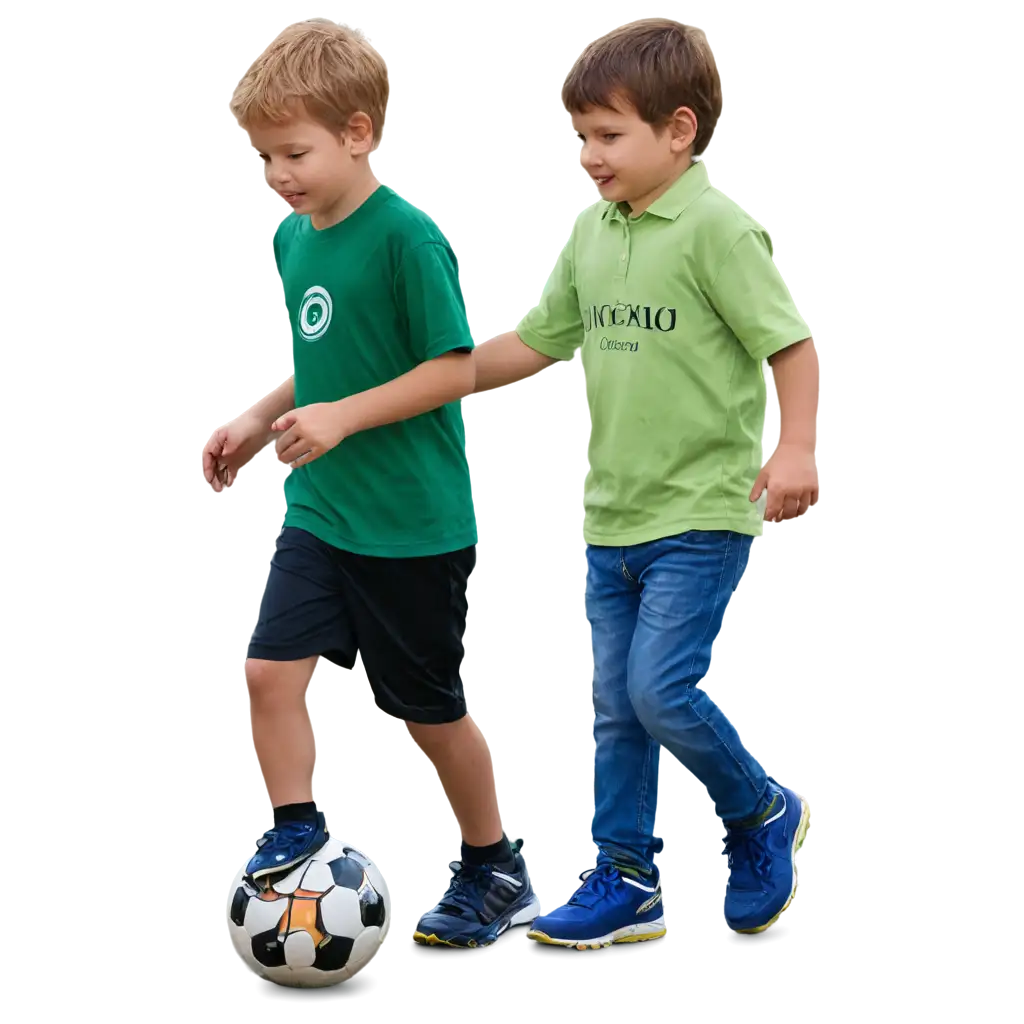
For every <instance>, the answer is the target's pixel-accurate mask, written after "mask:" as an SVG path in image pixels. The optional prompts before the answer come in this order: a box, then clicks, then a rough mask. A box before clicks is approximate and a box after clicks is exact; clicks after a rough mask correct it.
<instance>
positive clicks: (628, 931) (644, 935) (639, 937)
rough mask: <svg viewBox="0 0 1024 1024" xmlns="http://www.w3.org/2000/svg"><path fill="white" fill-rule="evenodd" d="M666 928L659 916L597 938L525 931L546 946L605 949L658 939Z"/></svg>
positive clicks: (528, 935)
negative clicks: (625, 943)
mask: <svg viewBox="0 0 1024 1024" xmlns="http://www.w3.org/2000/svg"><path fill="white" fill-rule="evenodd" d="M667 930H668V929H667V928H666V927H665V918H663V917H659V918H658V919H657V921H648V922H646V923H644V924H629V925H626V927H625V928H617V929H616V930H615V931H613V932H609V933H608V934H607V935H602V936H601V937H600V938H598V939H559V938H557V937H556V936H554V935H548V934H547V932H542V931H538V930H537V929H535V928H534V929H531V930H530V931H528V932H527V933H526V937H527V938H528V939H533V940H534V941H535V942H541V943H543V944H544V945H546V946H563V947H565V948H566V949H580V950H583V949H606V948H607V947H608V946H612V945H616V944H617V943H620V942H649V941H650V940H651V939H660V938H661V937H662V936H663V935H664V934H665V932H666V931H667Z"/></svg>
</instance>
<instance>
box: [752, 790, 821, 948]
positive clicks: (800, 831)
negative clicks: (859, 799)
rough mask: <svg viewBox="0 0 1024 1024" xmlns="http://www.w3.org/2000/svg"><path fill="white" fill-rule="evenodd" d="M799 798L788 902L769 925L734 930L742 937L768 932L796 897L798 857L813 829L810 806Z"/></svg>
mask: <svg viewBox="0 0 1024 1024" xmlns="http://www.w3.org/2000/svg"><path fill="white" fill-rule="evenodd" d="M797 796H798V797H800V823H799V824H798V825H797V827H796V835H794V836H793V852H792V854H791V856H792V860H793V888H792V889H791V890H790V891H789V899H788V900H786V902H785V904H783V907H782V910H780V911H779V912H778V913H777V914H776V915H775V916H774V917H773V918H772V919H771V920H770V921H769V922H768V923H767V924H760V925H758V926H757V927H756V928H735V929H733V930H734V931H736V932H737V933H738V934H740V935H757V934H759V933H760V932H763V931H767V930H768V929H769V928H771V926H772V925H773V924H775V922H776V921H778V919H779V918H780V917H782V915H783V914H784V913H785V912H786V911H787V910H788V909H789V905H790V903H792V902H793V897H794V896H795V895H796V886H797V873H796V855H797V851H798V850H799V849H800V847H801V846H803V845H804V840H805V839H806V838H807V830H808V829H809V828H810V827H811V808H810V805H809V804H808V803H807V801H806V800H805V799H804V798H803V797H802V796H800V794H799V793H797Z"/></svg>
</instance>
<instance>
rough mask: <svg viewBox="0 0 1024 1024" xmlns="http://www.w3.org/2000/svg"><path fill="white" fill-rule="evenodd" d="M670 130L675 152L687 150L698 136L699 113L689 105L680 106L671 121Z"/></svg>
mask: <svg viewBox="0 0 1024 1024" xmlns="http://www.w3.org/2000/svg"><path fill="white" fill-rule="evenodd" d="M669 131H671V133H672V150H673V152H675V153H684V152H686V150H688V149H689V148H690V147H691V146H692V145H693V143H694V140H695V139H696V138H697V115H696V114H695V113H694V112H693V111H692V110H691V109H690V108H689V107H679V108H678V109H677V110H676V111H675V112H674V113H673V114H672V118H671V120H670V121H669Z"/></svg>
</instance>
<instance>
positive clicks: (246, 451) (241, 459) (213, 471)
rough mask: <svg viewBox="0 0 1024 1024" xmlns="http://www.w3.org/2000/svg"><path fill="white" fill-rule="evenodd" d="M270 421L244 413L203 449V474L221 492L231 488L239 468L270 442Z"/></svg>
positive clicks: (218, 431)
mask: <svg viewBox="0 0 1024 1024" xmlns="http://www.w3.org/2000/svg"><path fill="white" fill-rule="evenodd" d="M269 440H270V437H269V434H268V433H267V428H266V423H265V422H260V420H259V419H257V418H256V417H255V416H250V415H244V416H239V417H238V419H236V420H232V421H231V422H230V423H226V424H225V425H224V426H223V427H218V428H217V429H216V430H215V431H214V432H213V435H212V436H211V437H210V440H209V441H207V442H206V447H205V448H203V476H205V477H206V482H207V483H208V484H209V485H210V486H211V487H212V488H213V489H214V490H215V491H217V492H218V493H219V492H220V491H222V490H224V488H225V487H230V486H231V485H232V484H233V483H234V482H235V477H236V476H238V471H239V470H240V469H241V468H242V467H243V466H244V465H245V464H246V463H247V462H248V461H249V460H250V459H251V458H252V457H253V456H254V455H256V453H257V452H259V451H260V450H261V449H262V448H264V447H265V446H266V445H267V443H268V442H269Z"/></svg>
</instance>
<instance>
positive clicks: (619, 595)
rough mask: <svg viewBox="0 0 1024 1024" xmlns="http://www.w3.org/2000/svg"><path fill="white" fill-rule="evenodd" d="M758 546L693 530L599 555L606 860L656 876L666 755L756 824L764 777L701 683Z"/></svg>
mask: <svg viewBox="0 0 1024 1024" xmlns="http://www.w3.org/2000/svg"><path fill="white" fill-rule="evenodd" d="M752 540H753V538H752V537H749V536H744V535H743V534H739V533H732V532H729V531H706V532H705V531H697V530H694V531H691V532H689V533H684V534H681V535H679V536H677V537H668V538H665V539H664V540H658V541H654V542H652V543H649V544H639V545H636V546H635V547H628V548H606V547H590V548H588V550H587V562H588V573H587V618H588V619H589V620H590V624H591V627H592V633H593V645H594V740H595V741H596V744H597V751H596V757H595V765H594V806H595V809H594V823H593V835H594V842H595V843H597V845H598V847H599V849H600V851H601V852H600V856H599V858H598V861H599V863H600V862H602V861H615V862H616V863H619V864H622V863H627V864H635V865H636V866H638V867H640V868H642V869H643V870H645V871H649V870H650V869H651V867H652V866H653V858H654V855H655V854H656V853H658V852H659V851H660V850H661V848H662V841H661V840H660V839H656V838H655V836H654V812H655V809H656V807H657V801H658V755H659V753H660V750H661V747H665V748H666V749H667V750H668V751H669V752H670V753H671V754H673V755H674V756H675V757H676V758H677V759H678V760H680V761H681V762H682V763H683V764H684V765H685V766H686V767H687V768H688V769H689V770H690V771H691V772H693V774H694V775H696V776H697V778H698V779H700V781H701V782H703V783H704V785H705V786H706V787H707V790H708V793H709V794H710V795H711V798H712V800H714V802H715V810H716V812H717V813H718V815H719V817H721V818H722V819H723V820H725V821H734V820H737V819H741V818H745V817H749V816H750V815H751V814H753V813H754V811H755V809H756V808H757V806H758V804H759V802H760V801H761V799H762V797H764V795H765V793H766V791H767V789H768V777H767V775H766V774H765V771H764V769H763V768H762V767H761V766H760V765H759V764H758V763H757V761H755V760H754V758H753V757H751V756H750V754H749V753H747V751H746V750H745V749H744V748H743V744H742V743H740V738H739V736H738V735H737V734H736V730H735V729H734V728H733V727H732V726H731V725H730V724H729V720H728V719H727V718H726V717H725V715H723V714H722V712H721V711H719V709H718V708H717V707H716V706H715V704H714V703H713V702H712V700H711V698H710V697H708V695H707V694H706V693H705V692H704V691H703V690H701V689H699V688H698V685H697V684H698V683H699V682H700V681H701V679H703V678H704V675H705V674H706V673H707V670H708V667H709V666H710V664H711V645H712V644H713V643H714V640H715V637H716V636H717V635H718V631H719V629H721V626H722V618H723V616H724V615H725V608H726V605H727V604H728V603H729V598H730V597H731V596H732V593H733V591H734V590H735V589H736V586H737V585H738V584H739V581H740V577H742V575H743V571H744V570H745V569H746V566H747V557H748V555H749V553H750V545H751V541H752Z"/></svg>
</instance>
